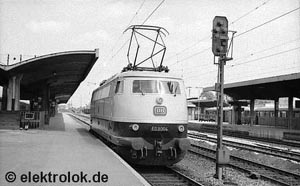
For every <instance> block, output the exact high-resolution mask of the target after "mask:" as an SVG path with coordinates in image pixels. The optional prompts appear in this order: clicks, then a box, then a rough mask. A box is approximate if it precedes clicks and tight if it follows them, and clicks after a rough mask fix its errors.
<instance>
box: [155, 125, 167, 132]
mask: <svg viewBox="0 0 300 186" xmlns="http://www.w3.org/2000/svg"><path fill="white" fill-rule="evenodd" d="M151 131H152V132H168V131H169V129H168V127H163V126H152V127H151Z"/></svg>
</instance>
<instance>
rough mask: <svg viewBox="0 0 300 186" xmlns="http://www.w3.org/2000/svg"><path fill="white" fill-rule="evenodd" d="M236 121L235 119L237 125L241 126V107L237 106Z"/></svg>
mask: <svg viewBox="0 0 300 186" xmlns="http://www.w3.org/2000/svg"><path fill="white" fill-rule="evenodd" d="M237 110H238V119H237V124H238V125H241V124H242V106H241V105H238V109H237Z"/></svg>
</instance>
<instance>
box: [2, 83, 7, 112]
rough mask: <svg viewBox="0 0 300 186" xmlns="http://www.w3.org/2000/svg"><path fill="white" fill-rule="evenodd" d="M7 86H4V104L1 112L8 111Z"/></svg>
mask: <svg viewBox="0 0 300 186" xmlns="http://www.w3.org/2000/svg"><path fill="white" fill-rule="evenodd" d="M7 90H8V88H7V85H4V86H3V89H2V103H1V110H6V109H7Z"/></svg>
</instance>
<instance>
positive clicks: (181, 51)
mask: <svg viewBox="0 0 300 186" xmlns="http://www.w3.org/2000/svg"><path fill="white" fill-rule="evenodd" d="M269 1H270V0H267V1H265V2H263V3H262V4H260V5H259V6H257V7H255V8H254V9H252V10H250V11H249V12H247V13H245V14H243V15H242V16H240V17H238V18H237V19H235V20H234V21H232V22H231V23H230V24H229V25H231V24H234V23H236V22H238V21H239V20H241V19H242V18H245V17H246V16H248V15H249V14H251V13H253V12H254V11H256V10H258V9H259V8H260V7H262V6H264V5H266V4H267V3H268V2H269ZM210 37H211V36H206V37H203V38H202V39H200V40H199V41H197V42H195V43H193V44H192V45H190V46H188V47H186V48H184V49H182V50H180V51H179V52H177V53H176V54H174V55H172V56H170V57H168V58H167V59H166V60H170V59H171V58H174V57H176V56H178V55H180V54H181V53H183V52H184V51H186V50H188V49H191V48H193V47H195V46H196V45H198V44H199V43H201V42H203V41H205V40H207V39H209V38H210Z"/></svg>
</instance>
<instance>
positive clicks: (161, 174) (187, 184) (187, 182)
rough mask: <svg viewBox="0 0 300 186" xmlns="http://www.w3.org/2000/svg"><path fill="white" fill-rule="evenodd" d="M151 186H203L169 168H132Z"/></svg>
mask: <svg viewBox="0 0 300 186" xmlns="http://www.w3.org/2000/svg"><path fill="white" fill-rule="evenodd" d="M134 169H135V170H136V171H137V172H138V173H140V174H141V175H142V176H143V177H144V178H145V179H146V180H147V181H148V182H149V183H150V184H151V185H153V186H170V185H172V186H173V185H174V186H203V185H202V184H200V183H198V182H196V181H194V180H193V179H191V178H189V177H187V176H185V175H183V174H181V173H180V172H178V171H176V170H174V169H172V168H170V167H157V166H156V167H134Z"/></svg>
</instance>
